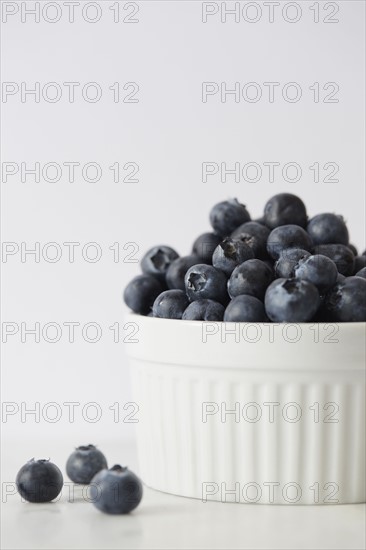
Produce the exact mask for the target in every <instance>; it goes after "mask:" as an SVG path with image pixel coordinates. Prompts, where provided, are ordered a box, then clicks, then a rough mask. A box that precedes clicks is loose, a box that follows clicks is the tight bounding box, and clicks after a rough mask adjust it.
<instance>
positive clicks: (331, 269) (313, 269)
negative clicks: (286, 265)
mask: <svg viewBox="0 0 366 550" xmlns="http://www.w3.org/2000/svg"><path fill="white" fill-rule="evenodd" d="M294 275H295V277H296V278H298V279H303V280H304V281H309V282H310V283H313V285H315V286H316V287H317V289H318V290H319V292H320V294H324V293H325V292H327V291H328V290H329V289H330V288H332V287H333V286H334V285H335V284H336V282H337V278H338V270H337V266H336V265H335V263H334V262H333V261H332V260H331V259H330V258H327V256H322V255H321V254H316V255H314V256H309V257H308V258H304V259H302V260H299V262H298V263H297V265H296V266H295V268H294Z"/></svg>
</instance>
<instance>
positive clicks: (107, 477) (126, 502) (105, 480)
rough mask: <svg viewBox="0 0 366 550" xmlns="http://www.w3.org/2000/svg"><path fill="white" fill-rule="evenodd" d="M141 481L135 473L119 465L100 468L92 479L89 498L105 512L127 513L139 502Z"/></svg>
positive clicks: (141, 490) (141, 492)
mask: <svg viewBox="0 0 366 550" xmlns="http://www.w3.org/2000/svg"><path fill="white" fill-rule="evenodd" d="M142 494H143V488H142V483H141V481H140V480H139V478H138V477H137V475H136V474H134V473H133V472H131V471H130V470H129V469H128V468H122V467H121V466H119V465H116V466H113V467H112V468H110V469H109V470H101V471H100V472H98V473H97V474H96V475H95V476H94V477H93V479H92V482H91V485H90V498H91V499H92V502H93V504H94V506H95V507H96V508H98V510H100V511H101V512H104V513H106V514H128V513H129V512H132V510H134V509H135V508H136V507H137V506H138V505H139V504H140V502H141V499H142Z"/></svg>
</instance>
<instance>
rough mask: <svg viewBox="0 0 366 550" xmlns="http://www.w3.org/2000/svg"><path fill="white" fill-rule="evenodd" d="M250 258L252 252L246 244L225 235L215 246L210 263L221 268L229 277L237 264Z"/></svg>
mask: <svg viewBox="0 0 366 550" xmlns="http://www.w3.org/2000/svg"><path fill="white" fill-rule="evenodd" d="M251 258H254V252H253V250H252V249H251V248H250V247H249V246H248V245H246V244H244V243H242V242H241V241H239V240H235V239H232V238H231V237H226V238H225V239H224V240H223V241H221V243H220V244H219V245H218V246H217V247H216V248H215V251H214V253H213V255H212V265H213V266H214V267H216V269H221V271H223V272H224V273H225V274H226V275H227V276H228V277H229V276H230V275H231V273H232V272H233V270H234V269H235V267H236V266H237V265H239V264H241V263H243V262H245V261H246V260H249V259H251Z"/></svg>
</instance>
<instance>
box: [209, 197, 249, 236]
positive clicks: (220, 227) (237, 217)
mask: <svg viewBox="0 0 366 550" xmlns="http://www.w3.org/2000/svg"><path fill="white" fill-rule="evenodd" d="M249 220H250V215H249V213H248V211H247V209H246V208H245V206H244V205H243V204H240V203H239V202H238V201H237V199H231V200H228V201H224V202H219V203H218V204H215V206H214V207H213V208H212V210H211V212H210V222H211V225H212V227H213V228H214V231H215V233H217V234H218V235H221V236H222V237H228V236H229V235H230V234H231V233H232V232H233V231H234V229H236V228H237V227H239V225H241V224H243V223H245V222H248V221H249Z"/></svg>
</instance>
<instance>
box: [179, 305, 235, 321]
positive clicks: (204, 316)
mask: <svg viewBox="0 0 366 550" xmlns="http://www.w3.org/2000/svg"><path fill="white" fill-rule="evenodd" d="M224 312H225V308H224V306H223V305H222V304H219V302H214V301H213V300H195V301H194V302H191V303H190V304H189V306H188V307H187V309H186V310H185V312H184V313H183V317H182V319H183V320H184V321H222V320H223V318H224Z"/></svg>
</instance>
